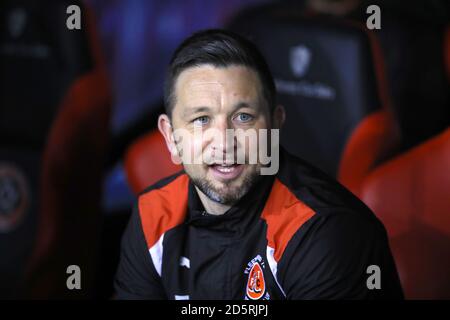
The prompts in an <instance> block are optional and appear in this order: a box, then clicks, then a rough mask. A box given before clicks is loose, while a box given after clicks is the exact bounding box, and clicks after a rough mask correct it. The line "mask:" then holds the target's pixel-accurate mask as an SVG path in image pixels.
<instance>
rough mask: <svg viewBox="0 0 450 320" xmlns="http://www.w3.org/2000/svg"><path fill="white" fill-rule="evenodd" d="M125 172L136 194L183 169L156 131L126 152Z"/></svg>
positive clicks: (142, 138)
mask: <svg viewBox="0 0 450 320" xmlns="http://www.w3.org/2000/svg"><path fill="white" fill-rule="evenodd" d="M124 165H125V172H126V175H127V179H128V183H129V185H130V187H131V189H132V190H133V192H134V193H135V194H139V193H140V192H142V191H143V190H144V189H145V188H146V187H148V186H151V185H152V184H154V183H156V182H158V181H159V180H161V179H163V178H165V177H168V176H170V175H172V174H174V173H176V172H178V171H180V170H181V169H182V166H181V165H177V164H174V163H173V162H172V159H171V157H170V153H169V151H168V150H167V147H166V143H165V141H164V138H163V136H162V135H161V134H160V133H159V131H158V130H154V131H152V132H150V133H148V134H146V135H144V136H142V137H141V138H139V139H137V140H136V142H134V143H133V144H132V145H131V146H130V147H129V148H128V150H127V151H126V153H125V159H124Z"/></svg>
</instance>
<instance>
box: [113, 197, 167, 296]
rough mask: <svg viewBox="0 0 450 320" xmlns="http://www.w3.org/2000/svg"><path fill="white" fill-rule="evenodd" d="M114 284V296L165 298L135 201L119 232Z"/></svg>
mask: <svg viewBox="0 0 450 320" xmlns="http://www.w3.org/2000/svg"><path fill="white" fill-rule="evenodd" d="M114 288H115V291H116V299H135V300H137V299H154V300H156V299H167V297H166V294H165V293H164V288H163V286H162V284H161V278H160V276H159V275H158V273H157V272H156V269H155V267H154V265H153V262H152V260H151V257H150V254H149V251H148V248H147V243H146V241H145V236H144V232H143V230H142V225H141V219H140V216H139V212H138V207H137V205H135V206H134V209H133V213H132V215H131V217H130V221H129V222H128V226H127V227H126V229H125V232H124V235H123V236H122V244H121V252H120V261H119V266H118V269H117V272H116V276H115V279H114Z"/></svg>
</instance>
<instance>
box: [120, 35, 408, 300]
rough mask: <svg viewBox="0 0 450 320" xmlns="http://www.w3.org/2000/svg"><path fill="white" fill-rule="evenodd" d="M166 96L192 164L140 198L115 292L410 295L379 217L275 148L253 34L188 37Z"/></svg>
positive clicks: (278, 116) (271, 103)
mask: <svg viewBox="0 0 450 320" xmlns="http://www.w3.org/2000/svg"><path fill="white" fill-rule="evenodd" d="M165 102H166V114H164V115H161V116H160V118H159V120H158V127H159V129H160V131H161V133H162V134H163V136H164V138H165V140H166V143H167V146H168V149H169V151H170V152H171V155H172V158H173V159H174V160H177V161H181V162H182V163H183V167H184V170H183V172H180V173H179V174H176V175H174V176H172V177H169V178H167V179H164V180H162V181H160V182H159V183H157V184H156V185H153V186H151V187H150V188H148V189H147V190H146V191H144V192H143V193H142V194H141V195H140V196H139V198H138V202H137V204H136V206H135V209H134V212H133V214H132V217H131V219H130V222H129V225H128V227H127V229H126V231H125V234H124V236H123V240H122V253H121V258H120V264H119V267H118V271H117V274H116V279H115V288H116V292H117V297H118V298H119V299H250V300H259V299H363V298H402V290H401V287H400V284H399V279H398V275H397V271H396V269H395V265H394V263H393V259H392V256H391V253H390V250H389V246H388V241H387V236H386V232H385V230H384V227H383V225H382V224H381V223H380V221H378V220H377V218H376V217H375V216H374V215H373V213H372V212H371V211H370V210H369V209H368V208H367V207H366V206H365V205H364V204H363V203H362V202H360V201H359V200H358V199H356V198H355V197H354V196H353V195H352V194H351V193H350V192H348V191H347V190H346V189H344V188H343V187H342V186H341V185H339V184H338V183H337V182H335V181H334V180H331V179H330V178H329V177H327V176H325V175H324V174H323V173H322V172H321V171H319V170H318V169H315V168H313V167H312V166H310V165H309V164H307V163H305V162H304V161H302V160H300V159H297V158H294V157H293V156H291V155H289V154H288V153H287V152H285V151H283V150H280V151H279V150H278V148H277V146H278V144H277V134H276V133H277V130H278V128H280V127H281V126H282V124H283V121H284V118H285V112H284V109H283V107H282V106H280V105H276V103H275V86H274V82H273V79H272V76H271V74H270V71H269V69H268V67H267V65H266V63H265V61H264V59H263V58H262V56H261V55H260V53H259V52H258V50H257V49H256V48H255V46H254V45H253V44H252V43H250V42H249V41H247V40H245V39H243V38H241V37H239V36H237V35H235V34H232V33H229V32H226V31H221V30H207V31H203V32H199V33H197V34H194V35H193V36H191V37H190V38H188V39H187V40H185V41H184V42H183V43H182V44H181V46H180V47H179V48H178V49H177V50H176V52H175V54H174V56H173V58H172V60H171V63H170V68H169V72H168V75H167V82H166V90H165ZM230 130H231V132H232V133H233V132H234V133H235V134H234V135H229V132H230ZM252 132H254V133H258V134H257V135H256V134H255V135H253V136H252V135H251V134H249V133H252ZM273 132H274V133H275V134H272V133H273ZM260 133H262V134H260ZM255 137H256V139H255ZM299 139H301V137H299ZM261 150H263V151H266V152H261ZM256 154H257V155H258V157H257V160H256V161H255V157H254V156H255V155H256ZM264 154H265V155H266V156H269V159H270V161H267V157H263V155H264ZM252 159H253V161H252ZM149 165H151V164H149ZM274 173H275V174H274Z"/></svg>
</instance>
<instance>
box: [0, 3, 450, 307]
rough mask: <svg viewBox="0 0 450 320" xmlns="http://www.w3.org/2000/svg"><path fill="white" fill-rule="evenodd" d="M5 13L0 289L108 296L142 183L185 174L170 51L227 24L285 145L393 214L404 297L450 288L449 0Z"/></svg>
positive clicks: (24, 7) (5, 7)
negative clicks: (165, 94)
mask: <svg viewBox="0 0 450 320" xmlns="http://www.w3.org/2000/svg"><path fill="white" fill-rule="evenodd" d="M72 4H77V5H79V6H80V7H81V23H82V28H81V29H80V30H68V29H67V28H66V20H67V18H68V16H69V14H67V12H66V9H67V7H68V6H69V5H72ZM370 5H377V6H378V8H379V9H380V15H379V16H378V17H376V18H379V22H380V26H381V28H380V29H373V30H371V29H369V28H368V25H372V24H373V22H374V20H371V21H372V24H371V23H369V24H367V23H368V19H369V18H370V17H371V16H372V15H373V13H374V12H375V11H376V8H375V9H373V10H375V11H371V10H369V12H367V9H368V7H369V6H370ZM372 8H373V7H372ZM0 16H1V20H0V21H1V33H0V64H1V67H0V99H1V100H0V298H2V299H13V298H32V299H80V298H81V299H92V298H96V299H109V298H111V297H113V288H112V283H113V276H114V273H115V270H116V267H117V263H118V258H119V253H120V239H121V235H122V232H123V230H124V228H125V226H126V223H127V221H128V218H129V215H130V213H131V207H132V205H133V202H134V201H135V200H136V197H137V194H138V193H139V192H140V191H142V190H143V189H144V188H145V187H146V186H148V185H150V184H152V183H154V182H156V181H157V180H159V179H161V178H163V177H164V176H167V175H169V174H171V173H173V172H175V171H177V170H179V167H177V166H175V165H173V164H172V163H171V162H170V157H169V155H168V153H167V151H166V148H165V145H164V142H163V140H162V137H161V136H160V135H159V133H157V132H156V130H155V129H156V119H157V116H158V115H159V114H160V113H161V112H162V110H163V103H162V88H163V81H164V75H165V70H166V67H167V65H168V62H169V59H170V57H171V54H172V52H173V51H174V50H175V48H176V47H177V45H178V44H179V43H180V42H181V41H182V40H183V39H184V38H185V37H187V36H188V35H190V34H191V33H193V32H195V31H197V30H201V29H205V28H216V27H220V28H226V29H230V30H233V31H235V32H238V33H240V34H243V35H245V36H246V37H248V38H249V39H251V40H252V41H254V42H255V43H256V44H257V45H258V47H259V48H260V49H261V51H262V53H263V55H264V56H265V57H266V59H267V61H268V64H269V66H270V68H271V70H272V73H273V75H274V78H275V81H276V86H277V92H278V96H277V99H278V102H279V103H281V104H283V105H284V106H285V107H286V109H287V115H288V117H287V122H286V126H285V128H284V129H283V131H282V135H281V142H282V145H283V146H284V147H285V148H286V149H288V150H289V151H290V152H292V153H294V154H296V155H297V156H300V157H302V158H304V159H306V160H308V161H310V162H312V163H313V164H315V165H316V166H318V167H319V168H321V169H322V170H324V171H325V172H327V173H328V174H330V175H331V176H333V177H335V178H336V179H338V180H339V181H340V182H341V183H342V184H344V185H345V186H347V187H348V188H349V189H350V190H351V191H352V192H353V193H354V194H355V195H357V196H358V197H359V198H360V199H362V200H363V201H364V202H365V203H366V204H367V205H368V206H369V207H370V208H372V210H373V211H374V212H375V214H376V215H377V216H378V217H379V218H380V219H381V220H382V221H383V223H384V224H385V226H386V229H387V231H388V234H389V240H390V245H391V249H392V252H393V254H394V258H395V261H396V264H397V268H398V270H399V273H400V277H401V281H402V285H403V288H404V290H405V294H406V297H407V298H410V299H450V192H449V191H448V190H450V129H449V124H450V90H449V81H450V3H449V2H448V1H445V0H431V1H430V0H428V1H426V0H423V1H419V0H414V1H408V2H405V1H399V0H385V1H363V0H304V1H300V0H299V1H287V0H285V1H268V0H246V1H242V0H226V1H225V0H209V1H200V0H185V1H175V0H165V1H157V0H127V1H120V0H86V1H83V2H81V1H66V0H61V1H58V0H39V1H38V0H28V1H26V0H3V1H2V2H1V3H0ZM376 18H374V17H373V16H372V18H370V19H376ZM370 19H369V20H370ZM369 22H370V21H369ZM69 265H78V266H80V268H81V275H82V288H81V290H68V289H67V286H66V280H67V277H68V276H69V275H68V274H67V273H66V270H67V267H68V266H69Z"/></svg>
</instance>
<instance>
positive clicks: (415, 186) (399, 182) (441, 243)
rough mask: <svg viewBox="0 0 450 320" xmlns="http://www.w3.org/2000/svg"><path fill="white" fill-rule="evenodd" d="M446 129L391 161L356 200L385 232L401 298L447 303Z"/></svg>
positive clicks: (449, 147)
mask: <svg viewBox="0 0 450 320" xmlns="http://www.w3.org/2000/svg"><path fill="white" fill-rule="evenodd" d="M449 165H450V128H449V129H447V130H446V131H444V132H443V133H441V134H440V135H438V136H436V137H434V138H432V139H430V140H429V141H427V142H425V143H423V144H421V145H419V146H417V147H415V148H413V149H411V150H410V151H408V152H406V153H404V154H402V155H400V156H398V157H396V158H395V159H392V160H390V161H388V162H386V163H384V164H383V165H381V166H379V167H378V168H377V169H376V170H375V171H373V172H372V173H371V174H370V176H369V177H368V178H367V179H366V181H365V182H364V186H363V189H362V194H361V197H362V199H363V201H364V202H365V203H366V204H367V205H368V206H369V207H370V208H371V209H372V210H373V211H374V212H375V213H376V214H377V216H378V217H379V218H380V219H381V220H382V221H383V223H384V225H385V226H386V228H387V231H388V234H389V237H390V243H391V247H392V251H393V255H394V258H395V261H396V264H397V267H398V270H399V274H400V278H401V281H402V285H403V288H404V290H405V296H406V298H410V299H450V272H449V270H450V197H449V190H450V170H449Z"/></svg>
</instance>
